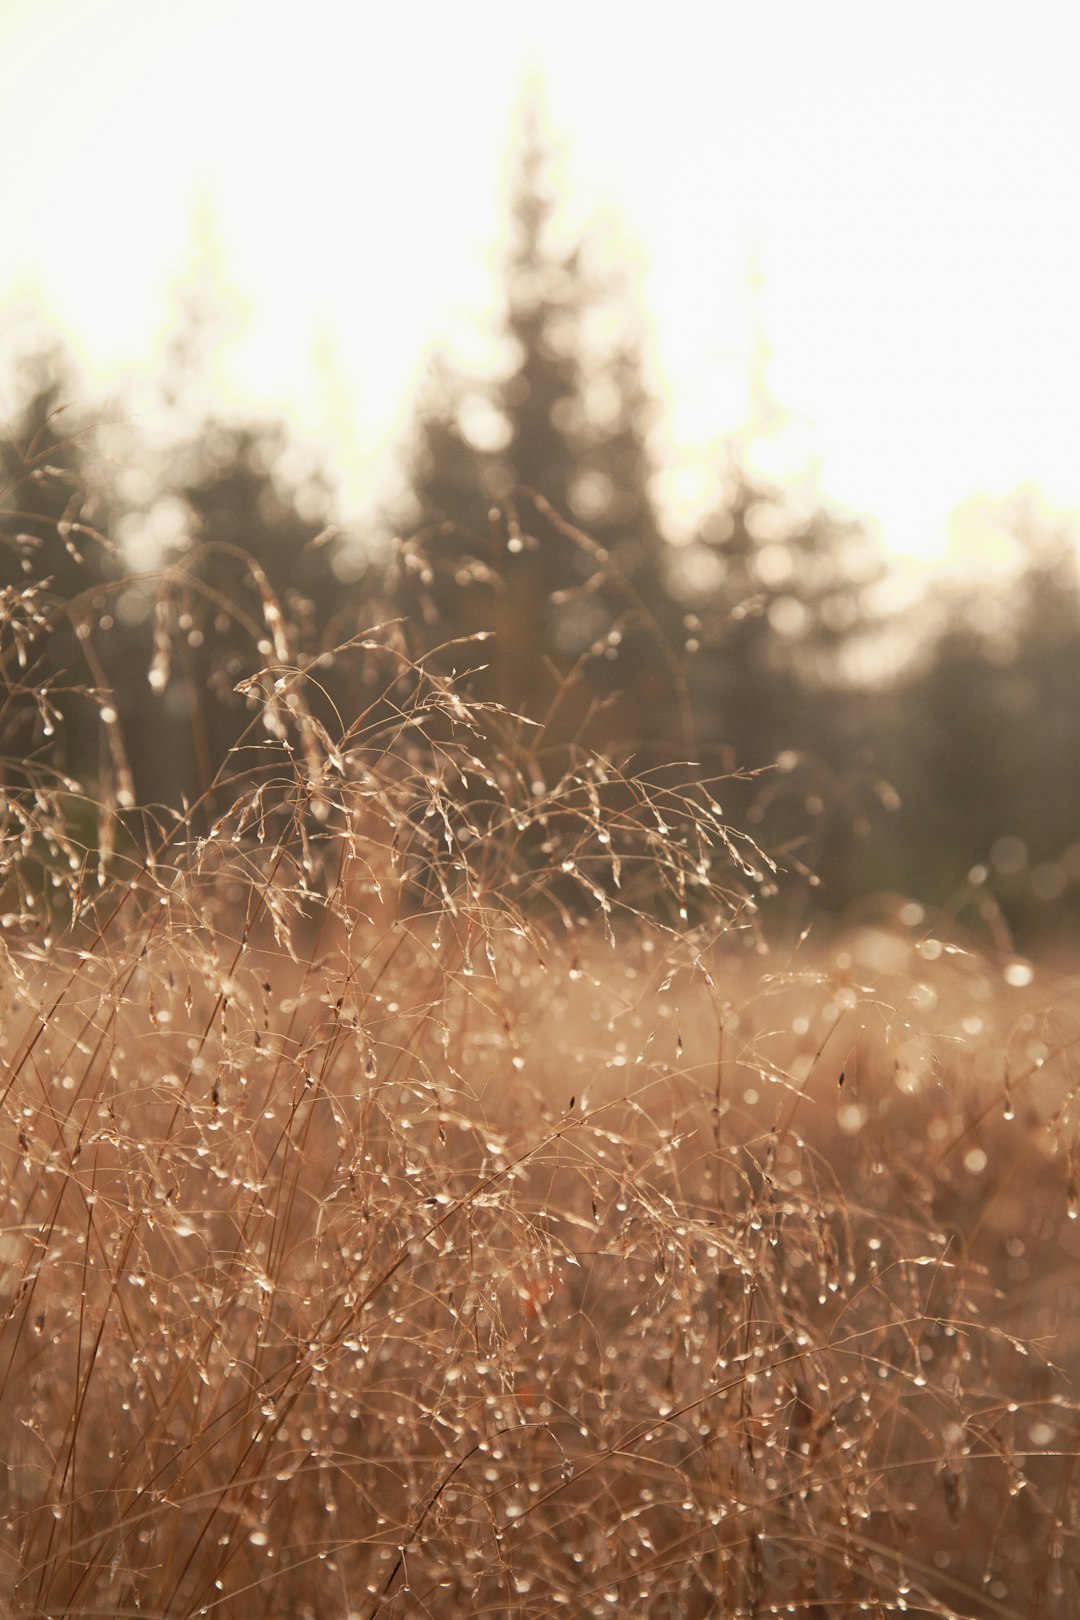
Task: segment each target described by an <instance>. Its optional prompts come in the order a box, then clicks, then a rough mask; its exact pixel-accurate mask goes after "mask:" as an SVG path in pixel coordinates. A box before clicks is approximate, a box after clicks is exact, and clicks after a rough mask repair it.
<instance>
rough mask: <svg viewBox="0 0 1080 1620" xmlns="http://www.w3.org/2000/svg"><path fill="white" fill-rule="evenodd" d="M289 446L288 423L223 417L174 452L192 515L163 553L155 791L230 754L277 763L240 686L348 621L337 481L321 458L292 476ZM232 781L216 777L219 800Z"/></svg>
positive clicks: (179, 795)
mask: <svg viewBox="0 0 1080 1620" xmlns="http://www.w3.org/2000/svg"><path fill="white" fill-rule="evenodd" d="M290 450H291V447H290V442H289V438H288V435H287V433H286V431H285V430H284V428H283V427H282V426H281V425H280V424H276V423H272V422H271V423H250V422H249V423H242V422H241V423H225V422H220V421H218V422H208V423H204V424H202V425H201V426H200V428H199V430H198V432H197V433H196V434H195V435H194V436H193V437H192V438H191V439H190V440H189V442H188V443H187V444H186V445H185V446H183V447H181V448H180V449H179V450H178V451H177V452H176V454H175V455H174V456H173V457H172V459H171V461H170V468H169V477H168V480H167V483H166V485H165V488H164V490H163V492H162V493H163V494H166V495H168V496H169V497H170V498H171V499H172V500H173V501H174V502H176V501H178V502H179V503H180V505H181V509H182V510H183V511H185V512H186V514H187V522H186V524H185V526H184V530H183V532H182V534H181V535H180V536H179V537H178V539H177V540H175V541H174V542H173V543H172V544H171V545H170V546H169V547H168V548H167V551H166V554H165V556H164V557H163V558H162V564H163V570H162V576H161V582H160V584H159V586H158V588H157V591H156V594H155V605H154V609H153V620H154V624H153V633H154V644H155V653H154V658H153V660H152V662H151V664H150V667H149V671H148V673H149V680H148V681H147V682H146V683H144V685H145V690H144V692H143V696H142V702H141V704H140V705H139V709H140V712H139V716H138V725H139V728H140V731H141V734H142V740H141V743H140V747H139V750H138V751H139V755H140V758H141V760H142V761H143V766H144V775H143V782H144V785H145V786H146V788H147V789H148V793H147V796H148V797H150V798H152V799H154V800H157V801H159V802H162V803H165V804H176V803H178V802H181V801H182V800H187V801H188V802H191V801H193V800H194V799H196V798H197V797H198V796H199V795H200V794H202V793H204V792H205V791H206V790H207V789H208V788H209V787H210V785H211V783H214V782H215V779H217V778H218V777H219V776H220V773H221V772H222V769H223V767H224V766H225V765H226V762H227V761H229V775H230V777H237V776H239V777H246V776H248V775H249V774H253V773H255V772H258V771H265V770H267V769H270V768H272V766H273V761H274V757H275V753H274V749H273V746H272V745H271V743H270V740H269V739H268V738H267V737H266V735H265V734H264V733H263V732H261V731H260V730H259V729H258V728H253V726H252V710H253V708H254V706H255V705H254V700H252V701H251V702H247V701H245V698H244V696H243V694H241V693H238V692H237V687H238V685H239V684H240V683H241V682H242V681H244V680H246V679H247V678H248V677H250V676H251V675H252V674H253V673H254V672H255V671H257V670H259V669H260V668H263V667H266V666H267V665H270V664H274V665H275V666H277V667H281V666H284V667H285V668H286V669H288V668H289V667H295V666H296V664H297V663H299V662H301V661H306V660H308V659H310V658H311V657H313V656H317V655H318V654H319V653H320V652H321V651H322V650H323V648H324V644H325V642H326V638H327V636H328V635H331V634H332V633H333V630H334V628H335V626H336V625H337V624H339V623H340V615H341V610H342V608H343V606H344V605H345V599H346V596H347V593H346V592H345V591H344V590H343V588H342V585H341V583H340V581H339V580H338V578H337V576H336V575H335V572H334V566H333V561H334V547H333V544H332V543H325V540H326V536H327V531H328V523H329V511H330V491H329V490H328V488H327V487H326V485H325V482H324V480H323V478H322V476H321V473H320V471H319V469H318V468H316V467H311V468H308V469H306V476H305V477H303V479H302V480H301V481H300V482H299V483H298V482H297V481H296V479H295V478H294V479H293V480H292V481H291V482H290V481H289V480H288V479H287V478H286V477H285V475H284V474H283V472H282V467H283V464H285V463H286V462H287V460H288V459H289V456H290ZM301 505H302V507H303V510H301ZM331 533H332V530H331ZM330 684H331V685H333V684H334V681H333V675H331V677H330ZM338 695H339V696H340V693H339V694H338ZM238 747H239V752H238V753H237V754H236V755H235V758H233V759H232V760H231V761H230V754H231V752H232V750H234V749H237V748H238ZM238 785H239V784H238ZM230 792H231V788H230V786H229V783H228V782H220V783H219V784H218V786H217V787H216V789H215V794H214V798H213V805H214V808H220V801H221V800H222V799H227V798H228V796H229V794H230Z"/></svg>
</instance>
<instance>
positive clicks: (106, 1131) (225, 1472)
mask: <svg viewBox="0 0 1080 1620" xmlns="http://www.w3.org/2000/svg"><path fill="white" fill-rule="evenodd" d="M263 585H265V581H263ZM260 589H262V586H260ZM263 605H264V608H265V611H266V620H267V642H266V649H264V653H263V656H264V658H265V657H266V656H267V652H268V653H269V655H272V656H271V657H270V660H269V662H268V663H267V667H266V668H265V669H264V670H262V671H257V672H256V673H254V674H253V675H252V677H251V678H250V680H248V681H246V682H244V683H243V684H242V688H241V691H242V696H243V697H244V698H245V699H246V701H247V703H248V706H249V708H250V710H251V718H252V726H253V728H254V731H253V735H258V736H260V737H261V738H262V739H263V741H262V742H261V744H260V747H259V749H258V751H253V750H252V749H250V748H248V747H247V746H246V744H245V748H244V749H242V750H241V751H239V752H238V753H237V754H236V755H235V756H234V758H233V760H232V761H231V762H230V766H229V768H228V770H227V772H226V775H225V777H224V778H223V779H222V780H220V781H219V782H217V783H216V784H214V786H213V788H212V790H211V792H209V793H208V794H207V796H206V797H205V799H204V800H203V801H201V802H200V803H199V804H198V805H196V806H194V807H193V808H192V810H191V812H190V814H188V815H186V816H185V817H183V818H175V819H172V820H170V819H169V818H168V817H166V816H164V815H162V816H161V817H160V818H159V820H158V822H157V823H156V824H155V822H154V821H153V819H152V818H151V817H149V816H148V815H147V816H144V817H143V818H142V819H141V820H140V821H139V822H136V819H135V815H136V813H135V811H134V810H132V809H127V808H124V806H125V804H126V801H128V800H129V799H130V797H131V794H130V778H129V777H127V776H126V775H125V771H124V768H123V754H122V739H121V738H120V737H119V735H118V729H117V722H116V717H115V713H114V711H113V709H112V706H111V705H110V704H109V703H108V702H107V701H106V697H105V696H104V695H101V694H99V696H100V701H101V708H102V723H103V726H104V728H105V731H106V733H107V741H109V743H110V747H111V756H107V757H111V758H112V761H113V765H114V767H115V771H114V775H113V779H112V780H113V790H112V792H111V794H110V792H109V791H108V790H103V792H102V793H101V794H100V795H99V798H98V801H91V800H88V799H86V798H85V796H84V795H83V794H82V790H81V789H79V788H78V787H77V785H76V784H74V783H70V782H68V781H66V780H65V779H64V778H63V777H62V776H60V775H58V774H57V773H56V772H55V771H50V770H49V769H47V768H46V767H45V765H44V764H40V765H36V766H35V765H33V764H32V763H28V762H26V761H19V762H13V763H12V764H11V765H10V766H9V767H8V771H7V787H6V791H5V794H4V798H3V805H2V809H0V832H2V844H0V910H2V911H3V913H4V915H3V919H2V923H3V936H2V942H0V1060H2V1066H3V1067H2V1074H3V1080H2V1090H0V1097H2V1104H3V1106H2V1113H0V1163H2V1165H3V1184H2V1190H3V1197H4V1204H5V1207H4V1222H3V1231H2V1235H0V1433H2V1434H3V1436H4V1444H5V1461H6V1468H5V1470H4V1472H3V1475H2V1477H0V1581H2V1584H3V1598H4V1601H6V1603H7V1605H8V1608H9V1609H10V1611H11V1612H12V1613H13V1614H22V1615H33V1616H41V1617H44V1616H49V1617H59V1616H85V1617H89V1616H102V1617H104V1616H109V1617H115V1616H135V1615H138V1616H141V1617H144V1620H145V1617H150V1616H152V1617H161V1620H164V1617H170V1620H173V1617H177V1616H189V1615H203V1614H205V1615H214V1616H219V1617H222V1620H226V1617H228V1620H250V1617H253V1616H268V1617H269V1616H275V1617H276V1616H281V1617H283V1620H284V1617H290V1620H291V1617H297V1616H300V1617H311V1620H316V1617H317V1620H359V1617H363V1620H368V1617H374V1616H376V1615H380V1616H384V1617H387V1620H389V1617H391V1616H412V1615H430V1616H446V1617H454V1616H459V1615H466V1614H468V1615H485V1614H487V1615H513V1616H521V1617H527V1616H536V1617H539V1616H551V1615H556V1614H567V1615H569V1616H581V1615H594V1616H606V1615H617V1616H642V1617H644V1616H648V1617H649V1620H656V1617H661V1620H694V1617H702V1620H704V1617H706V1616H714V1615H722V1616H725V1617H732V1620H735V1617H751V1616H764V1615H771V1614H783V1615H794V1616H807V1617H819V1616H827V1617H832V1620H840V1617H846V1616H849V1615H853V1614H860V1613H865V1614H869V1615H882V1616H883V1615H893V1614H900V1613H907V1614H924V1615H925V1614H933V1615H962V1616H969V1617H972V1620H976V1617H978V1620H982V1617H984V1616H985V1617H992V1616H1009V1617H1014V1616H1018V1615H1032V1616H1047V1617H1050V1616H1054V1617H1062V1620H1065V1617H1067V1616H1071V1615H1074V1614H1075V1613H1076V1612H1077V1611H1078V1609H1080V1584H1078V1581H1077V1577H1076V1573H1075V1571H1076V1568H1077V1556H1076V1554H1077V1512H1078V1498H1077V1489H1078V1484H1077V1479H1076V1457H1077V1435H1078V1424H1077V1402H1076V1388H1075V1379H1076V1375H1077V1372H1078V1369H1080V1344H1078V1336H1077V1330H1076V1327H1075V1325H1074V1324H1075V1321H1076V1317H1077V1305H1078V1303H1080V1301H1078V1298H1077V1293H1078V1287H1077V1282H1076V1262H1077V1256H1078V1253H1080V1242H1078V1238H1080V1230H1078V1227H1077V1225H1076V1223H1075V1222H1074V1221H1073V1220H1070V1218H1069V1217H1070V1216H1075V1214H1076V1205H1077V1191H1076V1180H1077V1135H1076V1111H1077V1085H1078V1078H1077V1073H1076V1060H1077V1052H1078V1050H1080V989H1078V987H1077V986H1076V985H1075V984H1073V983H1071V982H1070V981H1068V980H1063V979H1055V980H1054V981H1053V982H1050V981H1044V980H1043V979H1041V978H1040V977H1039V976H1037V975H1034V974H1033V973H1032V971H1031V970H1030V969H1029V968H1028V967H1027V965H1026V964H1024V963H1019V962H1016V961H1013V960H1010V959H1008V958H1004V959H998V958H992V957H990V956H988V955H986V954H980V953H979V952H978V951H976V950H975V949H974V948H972V947H971V946H969V944H968V943H967V942H965V941H964V940H963V939H960V938H954V937H952V936H951V935H950V934H948V933H947V932H946V930H945V927H944V925H943V924H935V923H934V922H933V920H932V919H927V918H926V917H925V916H923V915H922V913H921V912H920V911H919V909H918V908H912V907H908V908H906V909H905V908H900V909H899V911H898V912H897V914H896V917H895V918H894V919H893V921H892V923H891V924H890V926H887V927H886V926H882V927H878V928H863V929H860V930H859V931H857V932H855V933H852V934H851V935H850V936H849V937H847V938H844V939H842V940H839V941H837V942H834V943H832V944H831V945H830V946H829V947H828V949H825V948H822V949H820V950H815V949H814V948H813V946H812V943H811V942H806V943H804V944H802V945H800V946H798V947H795V948H792V949H786V948H785V949H780V948H775V949H774V950H772V951H770V950H768V949H767V948H766V940H765V938H764V937H763V933H762V929H761V926H760V917H759V910H758V907H759V902H760V901H761V899H762V897H763V896H767V894H768V892H769V890H770V889H771V887H772V886H773V883H774V881H775V876H776V874H775V873H774V872H773V870H772V868H771V865H770V862H769V861H768V859H767V857H766V856H764V855H763V854H762V852H761V851H759V850H757V849H756V848H755V847H754V845H753V844H752V843H751V842H750V840H748V839H747V838H745V836H743V835H741V834H740V833H739V832H738V831H737V830H734V829H732V828H729V827H728V826H726V825H725V823H724V820H723V812H722V810H721V808H720V805H719V803H718V801H717V798H716V793H717V792H718V791H719V787H718V785H717V784H700V783H696V782H695V781H694V780H693V775H692V773H690V772H688V771H686V770H681V771H680V770H672V771H670V772H669V773H667V775H658V774H653V775H652V776H650V777H644V778H643V777H635V776H634V775H633V774H632V772H631V771H630V770H629V769H619V768H617V766H616V764H615V763H614V762H613V761H612V760H611V759H607V758H604V757H601V756H597V755H589V754H588V753H586V752H582V751H579V750H576V749H574V748H567V747H564V748H562V749H560V750H553V749H549V748H546V747H545V745H544V738H543V735H542V734H541V733H539V732H538V731H537V729H536V728H530V727H526V726H523V725H522V724H521V723H519V722H518V721H516V720H515V719H514V717H513V716H511V715H508V714H507V713H506V712H505V711H504V710H502V709H500V708H499V707H498V706H497V705H494V704H488V705H471V704H469V703H468V702H467V701H466V700H465V699H464V698H463V696H462V694H461V692H460V691H459V689H458V686H457V684H456V682H455V681H454V680H453V679H452V678H451V677H450V676H448V675H447V674H445V673H439V670H440V669H443V670H445V668H446V660H445V659H444V660H442V661H441V662H440V660H439V659H437V658H433V659H430V660H426V661H425V660H421V661H419V662H416V661H414V660H413V659H411V658H410V657H409V656H408V653H407V650H406V647H405V641H404V638H403V635H402V633H401V629H400V627H398V626H395V625H388V626H386V627H383V628H382V629H375V630H372V631H370V632H366V633H365V634H364V635H363V636H361V637H358V638H356V640H355V641H353V642H350V643H349V644H347V645H346V646H343V647H341V648H338V649H335V650H334V651H333V652H331V653H328V654H326V655H324V658H323V660H322V661H321V663H320V664H317V665H315V666H312V667H309V668H307V669H305V668H302V667H301V664H300V662H299V661H296V660H293V658H292V649H291V647H290V643H289V637H288V630H287V626H286V625H285V623H284V620H283V616H282V614H281V610H280V608H279V606H278V604H277V603H276V601H275V600H274V598H273V595H272V592H270V590H269V587H268V586H266V587H265V590H264V591H263ZM9 607H10V609H11V620H10V624H9V627H8V631H7V640H6V642H4V644H3V649H4V659H3V670H4V678H5V682H6V694H5V703H6V705H7V709H6V710H5V712H10V711H12V710H13V709H14V708H15V707H16V706H18V705H20V704H21V705H24V706H25V705H31V706H33V705H37V707H38V709H39V711H40V712H41V714H42V715H43V717H44V718H45V719H46V720H49V722H50V723H52V719H53V718H54V715H53V709H52V707H51V699H50V696H49V694H48V693H46V692H43V691H42V690H41V689H40V687H38V686H35V683H34V678H33V657H32V656H25V655H26V649H27V647H29V648H30V651H31V654H32V651H33V645H34V643H35V639H36V638H37V637H38V636H40V635H44V634H47V630H48V616H47V615H43V616H41V617H40V622H39V623H38V622H35V625H34V626H32V627H31V629H30V630H28V631H27V632H26V634H25V635H22V647H23V656H20V654H19V639H18V637H17V636H16V634H15V631H14V630H12V629H11V625H16V626H17V625H18V624H20V623H22V622H23V621H22V620H19V619H18V617H17V614H16V608H18V601H17V598H16V594H13V595H12V598H11V602H10V603H9ZM25 607H26V600H25V593H24V600H23V604H22V608H19V611H20V612H22V611H23V609H25ZM24 618H25V613H24ZM166 620H167V615H165V614H162V615H161V616H160V618H159V637H158V655H159V656H158V661H157V662H156V663H155V666H154V670H153V672H152V673H153V674H154V677H155V680H156V683H157V685H158V686H159V688H161V687H165V686H167V684H168V679H169V670H168V660H167V652H168V646H167V637H166V635H165V631H164V630H163V629H162V626H163V625H165V624H166ZM463 656H464V655H463ZM350 657H355V658H360V659H363V660H364V661H366V663H367V665H368V666H370V669H371V672H372V676H373V680H372V689H373V692H374V695H373V697H372V700H371V704H370V706H369V707H368V708H367V709H366V710H365V712H364V713H363V714H362V715H360V716H359V717H358V718H357V719H356V720H354V721H353V722H352V723H351V724H348V725H341V726H339V727H338V728H337V729H336V730H333V731H332V730H331V729H330V727H329V724H328V722H327V721H326V719H325V711H323V712H324V718H323V719H322V720H320V719H318V718H317V717H316V712H315V708H316V705H315V704H314V701H313V697H312V694H313V693H314V692H315V691H316V689H317V678H318V677H319V672H320V671H321V670H322V669H325V668H328V667H329V666H330V664H332V663H333V661H334V660H335V659H347V658H350ZM249 740H250V739H249ZM79 828H81V829H82V832H81V833H77V832H76V830H75V829H79ZM87 829H92V831H91V832H90V833H89V834H88V832H87ZM136 830H138V836H136V835H135V833H136Z"/></svg>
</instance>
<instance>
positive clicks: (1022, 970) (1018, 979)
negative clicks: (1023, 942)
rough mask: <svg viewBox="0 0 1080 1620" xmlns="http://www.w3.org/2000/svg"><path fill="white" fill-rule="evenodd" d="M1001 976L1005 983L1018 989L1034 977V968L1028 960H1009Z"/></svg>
mask: <svg viewBox="0 0 1080 1620" xmlns="http://www.w3.org/2000/svg"><path fill="white" fill-rule="evenodd" d="M1003 977H1004V979H1005V983H1006V984H1011V985H1012V986H1013V987H1014V989H1018V990H1020V989H1023V987H1024V986H1025V985H1028V984H1030V983H1031V981H1032V980H1033V979H1034V977H1035V969H1034V968H1033V967H1032V966H1031V963H1030V962H1010V963H1009V964H1008V966H1007V967H1006V968H1005V971H1004V974H1003Z"/></svg>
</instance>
